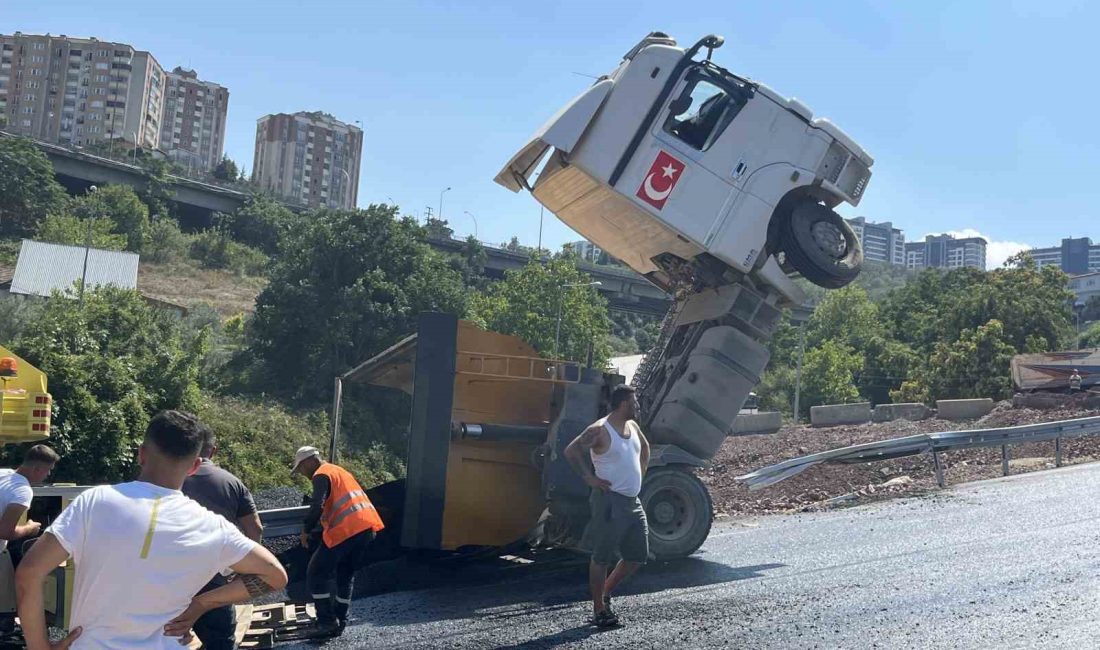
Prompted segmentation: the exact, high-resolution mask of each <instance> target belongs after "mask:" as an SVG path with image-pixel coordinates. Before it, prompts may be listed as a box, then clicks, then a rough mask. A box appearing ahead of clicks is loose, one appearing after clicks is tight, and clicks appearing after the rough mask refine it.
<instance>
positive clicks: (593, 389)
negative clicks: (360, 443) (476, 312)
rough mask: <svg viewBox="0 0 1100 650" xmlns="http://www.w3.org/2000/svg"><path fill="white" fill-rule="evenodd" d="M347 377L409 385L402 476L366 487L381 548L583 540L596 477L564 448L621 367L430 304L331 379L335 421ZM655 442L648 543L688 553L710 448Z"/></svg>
mask: <svg viewBox="0 0 1100 650" xmlns="http://www.w3.org/2000/svg"><path fill="white" fill-rule="evenodd" d="M345 382H360V383H366V384H371V385H375V386H384V387H388V388H392V389H396V390H400V391H402V392H405V393H407V394H408V395H410V396H411V397H412V404H411V417H410V420H409V431H408V437H409V451H408V456H407V457H406V476H405V478H403V479H400V480H398V481H394V482H392V483H387V484H383V485H381V486H378V487H376V488H374V489H373V490H369V491H368V492H369V494H370V497H371V501H372V502H373V503H374V504H375V506H376V507H377V508H378V510H379V511H380V513H381V514H382V518H383V520H384V521H385V522H386V530H385V531H383V532H382V533H381V534H380V535H379V537H378V540H376V543H375V544H374V545H372V553H373V554H375V555H376V557H375V558H374V559H382V557H385V556H387V555H390V556H393V555H399V554H401V553H404V552H409V551H416V552H424V551H429V552H430V551H439V552H445V553H446V552H453V551H463V550H464V549H474V548H486V547H489V548H492V547H498V548H499V547H505V546H509V545H511V544H512V543H514V542H524V541H526V542H532V543H536V544H550V545H560V546H567V547H582V548H583V546H584V530H585V526H586V524H587V522H588V517H589V512H588V493H589V488H588V486H587V485H586V484H585V483H584V481H583V480H581V477H580V475H578V474H577V473H576V472H575V471H574V470H573V468H572V467H570V466H569V464H568V462H567V461H566V459H565V457H564V455H563V453H562V452H563V450H564V448H565V446H566V445H567V444H569V442H571V441H572V440H573V438H575V437H576V436H577V435H578V434H579V433H580V432H581V431H583V430H584V428H585V427H586V426H587V425H589V424H591V423H592V422H593V421H595V420H596V419H597V418H599V417H600V416H602V415H605V414H606V412H607V408H608V399H609V395H610V390H611V388H613V387H614V386H615V385H617V384H620V383H622V382H623V377H621V376H619V375H617V374H614V373H605V372H603V371H602V370H600V369H594V368H586V367H584V365H583V364H579V363H575V362H570V361H558V360H551V359H545V358H540V357H539V355H538V353H537V351H536V350H535V349H534V348H533V347H532V346H531V345H530V344H528V343H527V342H525V341H523V340H522V339H519V338H517V337H515V336H507V335H504V334H500V333H497V332H491V331H486V330H484V329H481V328H479V327H478V326H477V325H475V324H474V323H471V322H468V321H464V320H459V319H458V318H457V317H456V316H454V315H453V314H439V313H425V314H422V315H421V316H420V321H419V327H418V330H417V332H416V333H415V334H413V335H411V336H409V337H407V338H405V339H404V340H402V341H400V342H399V343H397V344H396V345H394V346H392V347H391V348H389V349H388V350H385V351H383V352H381V353H380V354H378V355H377V356H375V357H374V358H372V359H370V360H368V361H366V362H364V363H362V364H360V365H359V366H357V367H355V368H353V369H352V370H350V371H348V372H347V373H345V374H343V375H341V376H340V377H338V378H337V382H336V386H337V405H336V410H335V413H336V417H335V418H334V421H335V422H337V425H336V427H337V430H338V426H339V425H338V418H339V410H340V406H339V403H340V399H341V397H340V394H341V393H342V388H341V387H342V385H343V384H344V383H345ZM650 441H651V443H652V454H651V457H650V463H649V468H650V471H649V472H648V473H647V474H646V477H645V481H644V482H643V484H642V493H641V495H640V498H641V500H642V505H643V507H645V509H646V514H647V515H648V516H649V526H650V548H651V550H652V552H653V553H654V555H656V556H657V557H659V558H673V557H683V556H686V555H690V554H691V553H693V552H694V551H695V550H696V549H698V548H699V546H700V545H701V544H702V543H703V541H704V540H705V539H706V537H707V533H708V532H709V531H710V524H711V518H712V514H713V506H712V504H711V499H710V495H709V494H708V493H707V490H706V487H705V486H704V485H703V483H702V482H701V481H700V480H699V479H698V478H697V477H696V476H695V473H694V471H693V470H694V469H695V468H696V467H701V466H703V465H704V464H705V462H706V461H705V459H703V458H699V457H697V456H695V455H693V454H692V453H689V452H688V451H685V450H684V449H683V448H682V447H681V446H679V445H677V444H676V442H677V441H673V440H666V439H663V438H660V437H657V438H653V437H651V438H650ZM333 448H335V445H334V447H333ZM331 452H332V450H330V454H331Z"/></svg>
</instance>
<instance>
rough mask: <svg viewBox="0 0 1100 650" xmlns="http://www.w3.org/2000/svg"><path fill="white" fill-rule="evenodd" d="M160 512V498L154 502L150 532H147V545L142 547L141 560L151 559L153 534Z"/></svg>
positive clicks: (150, 518) (150, 517) (150, 515)
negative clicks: (150, 548)
mask: <svg viewBox="0 0 1100 650" xmlns="http://www.w3.org/2000/svg"><path fill="white" fill-rule="evenodd" d="M158 510H160V497H157V498H156V499H154V500H153V512H152V513H150V514H149V530H147V531H146V532H145V543H144V544H142V545H141V559H143V560H146V559H148V558H149V547H150V546H152V545H153V533H154V532H155V531H156V529H157V511H158Z"/></svg>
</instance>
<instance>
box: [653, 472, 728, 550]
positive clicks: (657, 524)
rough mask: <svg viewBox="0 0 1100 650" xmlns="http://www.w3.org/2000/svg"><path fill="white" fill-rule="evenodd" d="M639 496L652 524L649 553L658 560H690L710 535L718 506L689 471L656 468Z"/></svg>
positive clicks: (701, 483)
mask: <svg viewBox="0 0 1100 650" xmlns="http://www.w3.org/2000/svg"><path fill="white" fill-rule="evenodd" d="M638 496H639V498H640V499H641V501H642V507H643V508H644V509H645V514H646V519H647V520H648V522H649V550H650V551H651V552H652V553H653V555H654V556H655V557H656V558H657V559H659V560H671V559H675V558H681V557H687V556H689V555H691V554H692V553H694V552H695V551H697V550H699V547H700V546H702V545H703V542H704V541H705V540H706V539H707V535H709V534H710V524H711V520H713V519H714V504H713V503H712V502H711V499H710V493H709V492H707V488H706V486H704V485H703V482H702V481H700V480H699V479H698V478H697V477H696V476H695V475H694V474H692V473H691V470H690V469H689V468H681V467H677V466H666V467H657V468H655V469H653V470H652V471H650V472H648V473H647V474H646V477H645V480H644V481H643V482H642V492H641V494H640V495H638Z"/></svg>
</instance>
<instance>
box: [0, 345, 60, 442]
mask: <svg viewBox="0 0 1100 650" xmlns="http://www.w3.org/2000/svg"><path fill="white" fill-rule="evenodd" d="M52 402H53V400H52V399H51V398H50V394H49V393H48V392H46V375H45V373H43V372H42V371H41V370H39V369H38V368H35V367H34V366H32V365H31V364H29V363H27V362H26V361H24V360H22V359H20V358H19V357H18V356H16V355H15V353H13V352H11V351H10V350H8V349H7V348H5V347H3V346H0V443H18V442H34V441H36V440H43V439H45V438H48V437H49V435H50V409H51V407H52Z"/></svg>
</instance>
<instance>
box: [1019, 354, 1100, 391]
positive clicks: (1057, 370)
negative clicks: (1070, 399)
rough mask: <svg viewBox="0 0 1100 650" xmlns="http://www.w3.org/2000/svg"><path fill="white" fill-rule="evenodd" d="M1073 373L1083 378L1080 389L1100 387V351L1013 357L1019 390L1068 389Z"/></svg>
mask: <svg viewBox="0 0 1100 650" xmlns="http://www.w3.org/2000/svg"><path fill="white" fill-rule="evenodd" d="M1074 372H1076V373H1077V375H1078V376H1080V377H1081V388H1083V389H1088V388H1091V387H1094V386H1100V348H1092V349H1088V350H1067V351H1065V352H1040V353H1038V354H1017V355H1016V356H1014V357H1012V383H1013V385H1014V386H1015V387H1016V390H1018V391H1023V392H1033V391H1065V390H1069V387H1070V385H1069V380H1070V377H1072V376H1073V373H1074Z"/></svg>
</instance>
